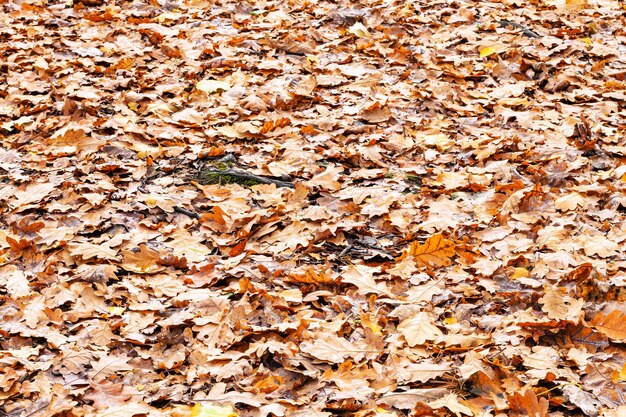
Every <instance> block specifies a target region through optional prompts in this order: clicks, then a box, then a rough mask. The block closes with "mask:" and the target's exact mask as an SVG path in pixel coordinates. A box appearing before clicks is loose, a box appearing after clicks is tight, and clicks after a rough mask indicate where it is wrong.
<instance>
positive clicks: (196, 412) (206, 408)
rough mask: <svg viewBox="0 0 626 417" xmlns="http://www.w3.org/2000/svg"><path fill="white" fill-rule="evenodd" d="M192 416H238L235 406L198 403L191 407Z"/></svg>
mask: <svg viewBox="0 0 626 417" xmlns="http://www.w3.org/2000/svg"><path fill="white" fill-rule="evenodd" d="M191 417H238V414H237V413H235V412H234V410H233V407H231V406H230V405H229V406H228V407H220V406H218V405H212V404H196V405H195V406H193V408H192V409H191Z"/></svg>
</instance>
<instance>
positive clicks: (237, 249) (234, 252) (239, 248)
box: [228, 239, 248, 256]
mask: <svg viewBox="0 0 626 417" xmlns="http://www.w3.org/2000/svg"><path fill="white" fill-rule="evenodd" d="M246 243H248V239H242V240H241V241H240V242H239V243H237V244H236V245H235V246H233V247H232V248H231V249H230V252H228V256H238V255H241V254H242V253H243V251H244V249H246Z"/></svg>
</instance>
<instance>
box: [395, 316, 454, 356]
mask: <svg viewBox="0 0 626 417" xmlns="http://www.w3.org/2000/svg"><path fill="white" fill-rule="evenodd" d="M433 321H434V320H433V317H432V316H431V315H430V314H428V313H425V312H420V313H417V315H416V316H415V317H412V318H410V319H406V320H404V321H403V322H402V323H400V324H399V325H398V331H399V332H400V333H401V334H402V335H403V336H404V338H405V339H406V342H407V343H408V345H409V346H411V347H414V346H418V345H423V344H424V343H426V341H433V340H435V339H437V338H438V337H440V336H443V332H442V331H441V330H439V328H438V327H437V326H435V325H434V324H433Z"/></svg>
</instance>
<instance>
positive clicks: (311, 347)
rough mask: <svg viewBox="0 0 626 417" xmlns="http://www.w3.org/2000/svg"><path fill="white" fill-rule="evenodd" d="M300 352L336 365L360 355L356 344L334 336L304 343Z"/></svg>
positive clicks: (330, 335) (326, 336)
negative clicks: (357, 354)
mask: <svg viewBox="0 0 626 417" xmlns="http://www.w3.org/2000/svg"><path fill="white" fill-rule="evenodd" d="M300 351H302V353H305V354H307V355H308V356H312V357H314V358H316V359H320V360H323V361H327V362H334V363H342V362H343V361H345V360H346V359H347V358H349V357H353V356H355V354H356V353H358V349H357V347H356V346H355V345H354V344H352V343H350V342H349V341H347V340H346V339H344V338H343V337H338V336H336V335H334V334H327V335H325V336H323V337H321V338H316V339H314V340H311V341H306V342H303V343H302V344H301V345H300Z"/></svg>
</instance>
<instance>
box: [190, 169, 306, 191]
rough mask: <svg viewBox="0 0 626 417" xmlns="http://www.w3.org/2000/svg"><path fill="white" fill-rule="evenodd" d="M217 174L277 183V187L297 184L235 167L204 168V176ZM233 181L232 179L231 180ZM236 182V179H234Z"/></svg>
mask: <svg viewBox="0 0 626 417" xmlns="http://www.w3.org/2000/svg"><path fill="white" fill-rule="evenodd" d="M209 175H215V176H217V177H220V178H221V177H225V178H231V179H239V180H242V181H253V182H256V183H259V184H276V186H277V187H288V188H295V186H294V185H293V184H292V183H290V182H288V181H281V180H277V179H274V178H271V177H263V176H261V175H255V174H250V173H249V172H244V171H238V170H235V169H225V170H220V169H203V170H202V176H203V177H206V176H209ZM231 182H232V181H231ZM234 182H236V181H234Z"/></svg>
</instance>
